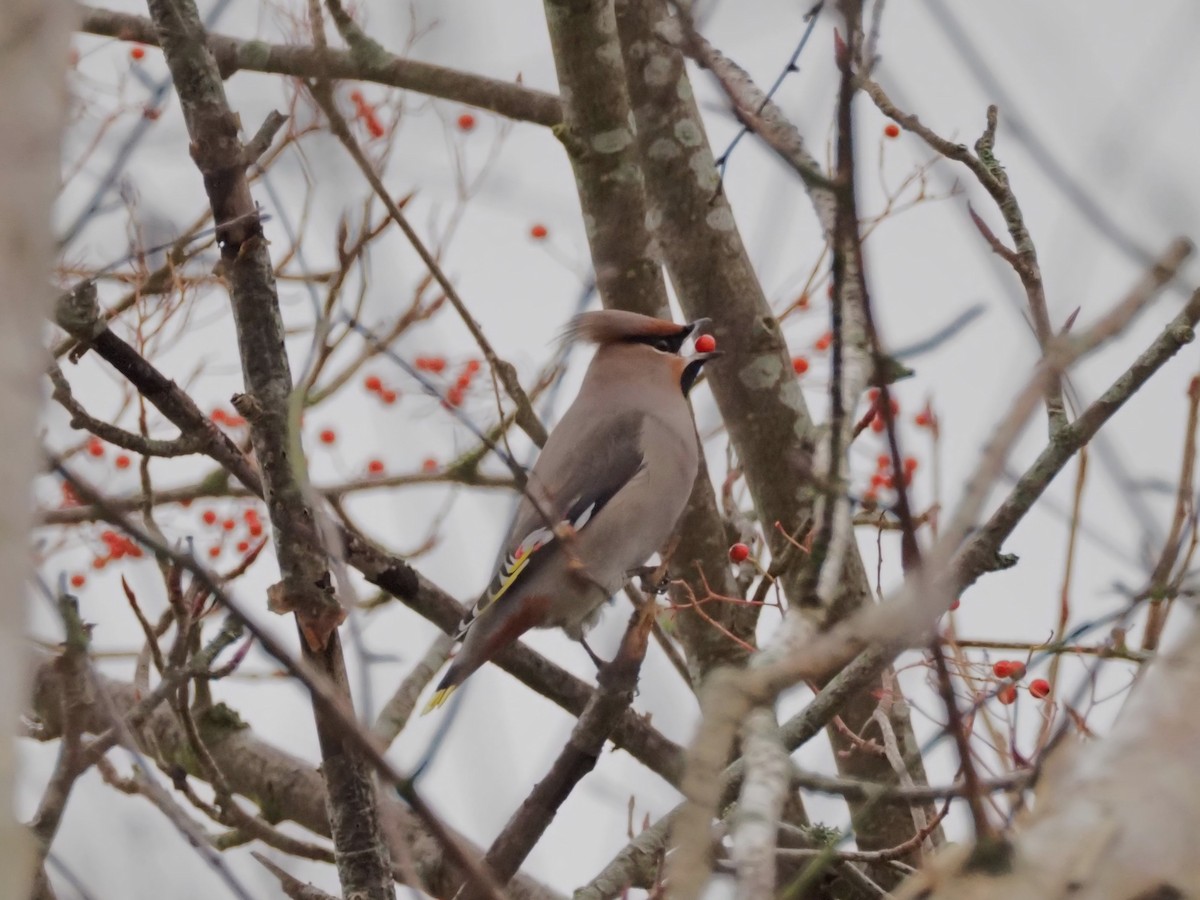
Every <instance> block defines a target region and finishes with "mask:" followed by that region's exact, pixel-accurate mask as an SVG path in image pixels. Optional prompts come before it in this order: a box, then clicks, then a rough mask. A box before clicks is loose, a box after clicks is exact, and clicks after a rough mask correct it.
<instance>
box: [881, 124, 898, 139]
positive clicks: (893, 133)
mask: <svg viewBox="0 0 1200 900" xmlns="http://www.w3.org/2000/svg"><path fill="white" fill-rule="evenodd" d="M883 133H884V134H886V135H887V136H888V137H890V138H898V137H900V126H899V125H897V124H896V123H895V122H888V123H887V124H886V125H884V126H883Z"/></svg>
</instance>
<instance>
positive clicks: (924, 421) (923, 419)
mask: <svg viewBox="0 0 1200 900" xmlns="http://www.w3.org/2000/svg"><path fill="white" fill-rule="evenodd" d="M932 421H933V420H932V419H930V418H929V413H927V412H919V413H917V414H916V415H915V416H913V424H914V425H916V426H917V427H918V428H928V427H929V426H930V425H931V424H932Z"/></svg>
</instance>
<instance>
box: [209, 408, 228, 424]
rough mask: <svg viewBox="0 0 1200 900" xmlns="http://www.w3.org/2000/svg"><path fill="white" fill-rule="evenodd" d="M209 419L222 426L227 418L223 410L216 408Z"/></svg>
mask: <svg viewBox="0 0 1200 900" xmlns="http://www.w3.org/2000/svg"><path fill="white" fill-rule="evenodd" d="M209 418H211V419H212V420H213V421H214V422H216V423H217V424H218V425H223V424H224V423H225V420H226V419H227V418H228V416H226V415H225V410H223V409H221V407H219V406H218V407H217V408H216V409H214V410H213V411H212V415H211V416H210V417H209Z"/></svg>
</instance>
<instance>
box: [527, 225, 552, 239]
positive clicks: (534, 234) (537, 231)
mask: <svg viewBox="0 0 1200 900" xmlns="http://www.w3.org/2000/svg"><path fill="white" fill-rule="evenodd" d="M548 234H550V232H549V231H547V230H546V226H545V225H534V226H533V227H532V228H530V229H529V236H530V237H531V238H533V239H534V240H535V241H542V240H545V239H546V236H547V235H548Z"/></svg>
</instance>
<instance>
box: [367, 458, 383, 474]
mask: <svg viewBox="0 0 1200 900" xmlns="http://www.w3.org/2000/svg"><path fill="white" fill-rule="evenodd" d="M367 471H368V472H370V473H371V474H372V475H382V474H383V460H381V459H373V460H371V461H370V462H368V463H367Z"/></svg>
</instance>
